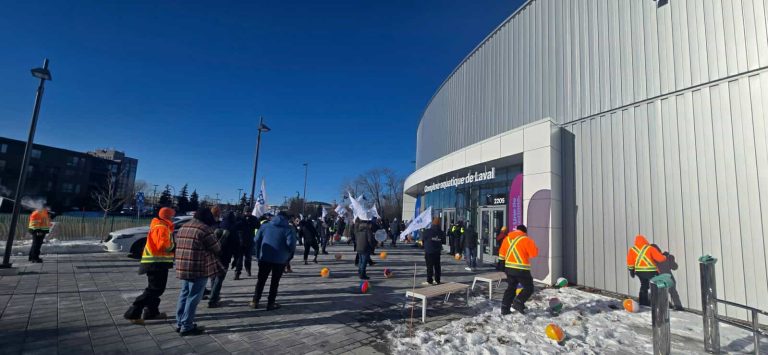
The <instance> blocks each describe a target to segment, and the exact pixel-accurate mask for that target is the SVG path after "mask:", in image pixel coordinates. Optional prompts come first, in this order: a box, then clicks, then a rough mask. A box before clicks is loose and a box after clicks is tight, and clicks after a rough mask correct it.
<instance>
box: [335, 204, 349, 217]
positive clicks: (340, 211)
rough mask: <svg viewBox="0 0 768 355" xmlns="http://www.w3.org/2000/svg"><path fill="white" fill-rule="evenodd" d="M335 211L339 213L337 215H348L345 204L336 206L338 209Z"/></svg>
mask: <svg viewBox="0 0 768 355" xmlns="http://www.w3.org/2000/svg"><path fill="white" fill-rule="evenodd" d="M334 211H335V212H336V214H337V215H339V216H343V215H346V214H347V209H346V208H344V206H342V205H338V206H336V209H335V210H334Z"/></svg>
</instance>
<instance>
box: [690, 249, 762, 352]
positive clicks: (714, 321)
mask: <svg viewBox="0 0 768 355" xmlns="http://www.w3.org/2000/svg"><path fill="white" fill-rule="evenodd" d="M715 263H717V259H715V258H713V257H712V256H709V255H705V256H702V257H700V258H699V271H700V272H701V308H702V317H703V320H704V350H705V351H707V352H709V353H720V323H719V322H723V323H726V324H730V325H732V326H734V327H737V328H741V329H744V330H747V331H751V332H752V334H753V337H754V342H755V354H760V322H759V320H758V315H759V314H762V315H765V316H768V312H765V311H763V310H760V309H757V308H753V307H749V306H746V305H743V304H738V303H734V302H731V301H726V300H721V299H718V298H717V284H716V282H715V280H716V279H715ZM718 303H722V304H724V305H728V306H733V307H737V308H741V309H745V310H748V311H750V312H751V313H752V326H751V327H750V326H746V325H744V324H742V323H739V322H734V321H732V320H730V319H728V318H724V317H720V316H719V315H718V314H717V304H718Z"/></svg>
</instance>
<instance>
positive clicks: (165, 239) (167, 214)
mask: <svg viewBox="0 0 768 355" xmlns="http://www.w3.org/2000/svg"><path fill="white" fill-rule="evenodd" d="M175 215H176V211H174V210H173V209H172V208H168V207H163V208H161V209H160V211H159V212H158V216H157V217H156V218H153V219H152V223H151V224H150V225H149V233H148V234H147V243H146V245H145V246H144V251H143V252H142V254H141V264H140V266H139V274H146V275H147V288H145V289H144V292H143V293H142V294H141V295H139V297H136V300H134V301H133V304H132V305H131V306H130V307H129V308H128V310H127V311H126V312H125V314H124V315H123V317H125V319H128V320H130V321H132V322H134V323H136V322H140V319H141V318H142V311H143V312H144V316H143V318H144V319H145V320H146V319H164V318H166V314H165V313H160V309H159V307H160V296H162V295H163V292H165V286H166V283H167V281H168V270H170V269H171V268H173V257H174V250H175V248H176V245H175V243H174V241H173V228H174V226H173V217H174V216H175Z"/></svg>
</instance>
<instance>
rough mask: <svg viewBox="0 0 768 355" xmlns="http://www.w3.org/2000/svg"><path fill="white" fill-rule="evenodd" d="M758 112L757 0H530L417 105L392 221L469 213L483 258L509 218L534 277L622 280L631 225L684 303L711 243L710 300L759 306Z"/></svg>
mask: <svg viewBox="0 0 768 355" xmlns="http://www.w3.org/2000/svg"><path fill="white" fill-rule="evenodd" d="M767 125H768V1H767V0H733V1H731V0H670V1H669V3H668V4H667V5H664V6H662V7H659V8H657V7H656V2H654V1H651V0H632V1H622V0H567V1H566V0H531V1H529V2H527V3H526V4H525V5H523V6H522V7H521V8H520V9H519V10H518V11H516V12H515V13H514V14H512V16H510V17H509V18H508V19H507V20H506V21H504V23H502V24H501V25H500V26H499V27H498V28H497V29H496V30H494V31H493V32H492V33H491V34H490V35H489V36H488V37H487V38H486V39H485V40H483V41H482V42H481V43H480V44H479V45H478V46H477V47H476V48H475V49H474V50H473V51H472V52H471V53H470V54H469V55H468V56H467V57H466V58H465V59H464V60H463V61H462V62H461V64H460V65H459V66H458V67H457V68H456V69H455V70H454V71H453V72H452V73H451V74H450V75H449V77H448V78H447V79H446V80H445V82H444V83H443V84H442V85H441V87H440V88H439V89H438V90H437V92H436V93H435V94H434V96H433V97H432V99H431V100H430V102H429V104H428V105H427V107H426V109H425V110H424V113H423V115H422V117H421V121H420V123H419V127H418V131H417V151H416V166H417V169H416V171H415V172H414V173H413V174H411V175H410V176H409V177H408V178H407V179H406V182H405V186H404V191H405V196H404V212H403V218H404V219H405V220H410V219H412V218H413V216H414V214H415V213H417V212H418V210H423V209H424V208H426V207H428V206H432V207H433V210H434V213H435V214H436V215H439V216H441V217H442V218H443V223H444V224H446V225H447V224H450V223H451V222H454V221H458V220H462V221H465V222H467V223H469V224H470V226H471V228H475V229H477V231H478V234H479V235H480V239H481V244H482V245H481V247H480V248H479V249H480V250H479V251H478V253H479V254H480V257H481V258H482V259H483V261H484V262H495V259H496V255H494V252H495V248H497V245H496V242H495V236H496V234H498V230H499V229H500V228H501V227H502V226H510V227H514V225H515V224H516V223H518V222H522V223H524V224H526V225H527V226H528V227H529V235H530V236H531V237H532V238H534V239H535V241H536V243H537V244H538V245H539V249H540V251H541V257H540V258H538V259H537V260H536V261H535V263H534V265H533V273H534V276H535V278H536V279H537V280H540V281H542V282H547V283H552V282H554V280H556V279H557V278H558V277H560V276H565V277H566V278H568V279H569V280H570V281H571V282H574V283H577V284H580V285H585V286H589V287H593V288H597V289H602V290H608V291H612V292H616V293H620V294H627V295H636V294H637V291H638V289H639V283H638V281H637V280H636V279H635V280H633V279H631V278H630V277H629V274H628V272H627V268H626V262H625V257H626V252H627V249H628V248H629V247H630V246H631V244H632V242H633V240H634V237H635V235H637V234H643V235H645V236H646V237H647V238H648V239H649V240H651V241H652V242H653V243H656V244H658V245H659V246H660V247H661V248H662V249H663V250H667V251H669V252H670V254H672V255H674V257H675V261H676V263H677V265H678V268H677V270H675V271H674V276H675V278H676V280H677V283H678V292H679V294H680V297H681V299H682V301H683V304H684V306H686V307H690V308H693V309H700V302H701V299H700V298H701V296H700V290H699V288H700V285H699V271H698V270H699V269H698V263H697V259H698V257H699V256H701V255H704V254H711V255H713V256H714V257H716V258H718V259H719V261H718V263H717V267H718V272H717V284H718V290H719V296H720V298H724V299H727V300H730V301H733V302H738V303H742V304H747V305H750V306H753V307H757V308H761V309H768V297H766V296H765V295H767V294H768V262H766V257H767V256H768V236H767V235H768V126H767ZM721 311H722V312H723V314H726V315H728V316H735V317H740V318H743V317H745V314H744V313H743V312H741V311H738V310H736V309H734V308H730V307H728V308H722V309H721Z"/></svg>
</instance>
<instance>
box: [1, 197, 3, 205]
mask: <svg viewBox="0 0 768 355" xmlns="http://www.w3.org/2000/svg"><path fill="white" fill-rule="evenodd" d="M0 207H3V198H2V197H0Z"/></svg>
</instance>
